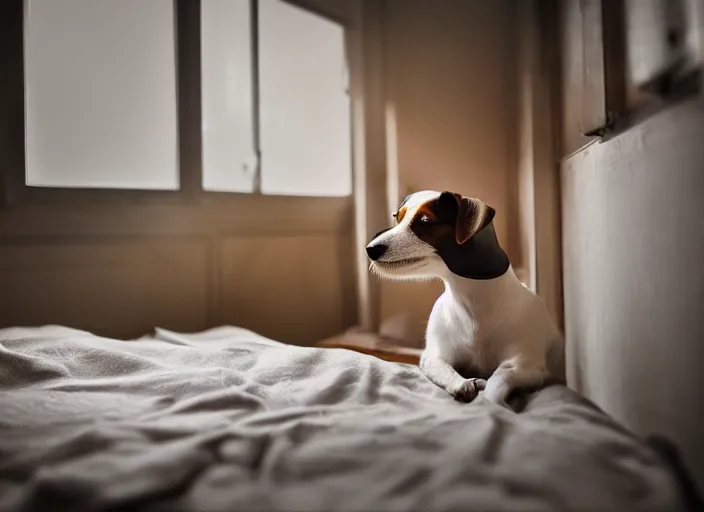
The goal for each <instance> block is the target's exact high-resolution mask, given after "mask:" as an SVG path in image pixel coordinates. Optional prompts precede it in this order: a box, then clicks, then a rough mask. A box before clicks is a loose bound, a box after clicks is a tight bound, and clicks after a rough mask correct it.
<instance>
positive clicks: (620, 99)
mask: <svg viewBox="0 0 704 512" xmlns="http://www.w3.org/2000/svg"><path fill="white" fill-rule="evenodd" d="M601 13H602V26H603V29H602V33H603V55H604V57H603V60H604V94H605V104H606V126H607V128H608V127H610V126H611V125H613V123H614V122H616V121H617V120H618V119H619V118H620V117H621V116H622V115H623V114H624V113H625V110H626V100H627V94H626V72H627V64H626V36H625V33H626V32H625V26H626V18H625V7H624V0H602V1H601Z"/></svg>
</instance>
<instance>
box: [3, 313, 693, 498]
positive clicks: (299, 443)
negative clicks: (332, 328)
mask: <svg viewBox="0 0 704 512" xmlns="http://www.w3.org/2000/svg"><path fill="white" fill-rule="evenodd" d="M684 507H685V506H684V498H683V496H682V492H681V490H680V484H679V482H678V480H677V478H676V476H675V474H674V473H673V471H671V470H670V467H669V466H667V465H666V464H665V463H664V461H663V459H662V458H661V457H660V456H659V455H658V453H656V452H655V451H654V450H653V449H652V448H651V447H650V446H649V445H648V444H646V443H644V442H643V441H642V440H640V439H639V438H637V437H636V436H634V435H633V434H631V433H630V432H628V431H626V430H625V429H623V428H621V427H620V426H619V425H618V424H616V423H615V422H614V421H613V420H612V419H610V418H609V417H608V416H607V415H606V414H604V413H603V412H602V411H601V410H599V409H598V408H597V407H596V406H595V405H593V404H592V403H590V402H589V401H588V400H586V399H584V398H583V397H581V396H579V395H578V394H576V393H574V392H572V391H571V390H569V389H568V388H566V387H563V386H550V387H548V388H545V389H543V390H541V391H539V392H536V393H533V394H531V395H529V396H527V397H526V400H525V403H524V404H523V406H522V409H521V410H520V412H513V411H510V410H506V409H504V408H501V407H499V406H496V405H494V404H491V403H489V402H487V401H485V400H484V399H483V396H482V395H481V394H480V395H479V397H478V398H477V399H476V400H475V401H474V402H472V403H470V404H465V403H459V402H455V401H454V400H452V398H450V397H449V396H448V395H447V394H446V393H445V392H444V391H442V390H441V389H439V388H437V387H436V386H434V385H433V384H431V383H430V382H429V381H428V380H427V379H426V378H425V377H424V376H423V375H422V374H421V373H420V371H419V370H418V368H417V367H415V366H412V365H406V364H400V363H392V362H386V361H382V360H379V359H376V358H374V357H372V356H368V355H364V354H360V353H356V352H352V351H349V350H341V349H322V348H306V347H295V346H289V345H285V344H282V343H278V342H276V341H274V340H270V339H266V338H264V337H262V336H259V335H257V334H255V333H253V332H251V331H247V330H245V329H241V328H235V327H222V328H218V329H213V330H210V331H206V332H203V333H199V334H191V335H186V334H178V333H173V332H169V331H165V330H161V329H159V330H157V332H156V334H155V335H154V336H151V337H147V338H143V339H139V340H133V341H120V340H115V339H108V338H103V337H99V336H95V335H92V334H90V333H88V332H84V331H78V330H73V329H68V328H63V327H57V326H47V327H42V328H32V329H26V328H11V329H4V330H0V510H3V511H5V510H8V511H9V510H51V511H58V510H70V511H81V510H179V511H190V510H193V511H234V510H243V511H257V510H266V511H272V510H282V511H283V510H291V511H293V510H300V511H317V510H320V511H323V510H325V511H335V510H345V511H352V510H358V511H385V510H389V511H391V510H399V511H400V510H419V511H420V510H422V511H436V510H437V511H450V510H458V511H459V510H462V511H473V510H477V511H493V510H496V511H499V510H501V511H514V510H515V511H519V510H520V511H543V510H546V511H547V510H555V511H568V510H570V511H606V510H614V511H630V510H633V511H674V510H685V508H684Z"/></svg>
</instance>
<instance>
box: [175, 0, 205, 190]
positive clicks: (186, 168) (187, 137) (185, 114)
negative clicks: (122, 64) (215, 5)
mask: <svg viewBox="0 0 704 512" xmlns="http://www.w3.org/2000/svg"><path fill="white" fill-rule="evenodd" d="M174 13H175V15H176V20H175V21H176V27H175V28H176V30H175V34H174V35H175V37H176V88H177V93H178V94H177V105H176V107H177V109H178V116H177V120H178V152H179V178H180V183H181V192H182V193H183V194H184V195H188V196H190V197H193V196H195V195H196V194H199V193H200V191H201V190H202V183H203V135H202V133H203V131H202V129H201V127H202V125H203V123H202V106H201V48H200V44H201V40H200V27H201V23H200V15H201V9H200V0H174Z"/></svg>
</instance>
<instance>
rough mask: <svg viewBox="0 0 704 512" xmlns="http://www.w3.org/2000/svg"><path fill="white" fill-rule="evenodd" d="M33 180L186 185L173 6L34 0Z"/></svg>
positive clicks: (30, 21)
mask: <svg viewBox="0 0 704 512" xmlns="http://www.w3.org/2000/svg"><path fill="white" fill-rule="evenodd" d="M24 40H25V50H24V55H25V98H26V100H25V105H26V107H25V119H26V121H25V122H26V125H25V140H26V162H27V163H26V183H27V185H30V186H40V187H71V188H86V187H89V188H139V189H165V190H173V189H178V188H179V183H178V164H177V161H178V159H177V131H176V74H175V70H176V62H175V41H174V10H173V1H172V0H149V1H148V2H145V1H143V0H102V1H100V2H96V1H95V0H26V2H25V37H24Z"/></svg>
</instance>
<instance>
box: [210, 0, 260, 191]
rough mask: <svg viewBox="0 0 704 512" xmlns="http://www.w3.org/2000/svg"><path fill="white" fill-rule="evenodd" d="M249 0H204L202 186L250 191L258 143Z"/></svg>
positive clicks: (221, 189) (255, 170)
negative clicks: (255, 123)
mask: <svg viewBox="0 0 704 512" xmlns="http://www.w3.org/2000/svg"><path fill="white" fill-rule="evenodd" d="M250 27H251V12H250V2H249V1H242V0H203V1H202V2H201V95H202V96H201V97H202V100H201V101H202V107H201V108H202V123H203V189H205V190H211V191H217V192H252V191H253V189H254V180H255V178H256V172H257V154H256V148H255V142H254V128H255V127H254V116H253V109H254V103H253V80H252V44H251V39H252V33H251V30H250Z"/></svg>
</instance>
